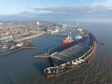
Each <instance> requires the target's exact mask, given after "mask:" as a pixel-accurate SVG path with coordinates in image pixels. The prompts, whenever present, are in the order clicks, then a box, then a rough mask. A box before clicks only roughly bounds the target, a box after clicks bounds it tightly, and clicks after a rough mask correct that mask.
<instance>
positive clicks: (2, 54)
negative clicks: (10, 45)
mask: <svg viewBox="0 0 112 84" xmlns="http://www.w3.org/2000/svg"><path fill="white" fill-rule="evenodd" d="M36 48H37V47H33V46H32V47H20V48H17V49H14V50H11V51H8V52H4V53H0V57H2V56H5V55H9V54H13V53H15V52H17V51H19V50H22V49H36Z"/></svg>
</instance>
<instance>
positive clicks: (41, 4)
mask: <svg viewBox="0 0 112 84" xmlns="http://www.w3.org/2000/svg"><path fill="white" fill-rule="evenodd" d="M104 2H110V0H0V15H10V14H18V13H20V12H24V11H27V10H29V9H30V8H48V7H82V6H92V5H93V4H95V3H104Z"/></svg>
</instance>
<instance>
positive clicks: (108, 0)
mask: <svg viewBox="0 0 112 84" xmlns="http://www.w3.org/2000/svg"><path fill="white" fill-rule="evenodd" d="M93 6H94V7H100V8H107V9H112V0H105V1H102V2H95V3H93Z"/></svg>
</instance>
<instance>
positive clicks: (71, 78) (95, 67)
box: [0, 22, 112, 84]
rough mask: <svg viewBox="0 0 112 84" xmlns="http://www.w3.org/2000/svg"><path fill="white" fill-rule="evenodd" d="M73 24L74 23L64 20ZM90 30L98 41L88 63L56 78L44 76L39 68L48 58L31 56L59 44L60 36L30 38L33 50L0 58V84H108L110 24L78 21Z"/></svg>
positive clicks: (111, 83)
mask: <svg viewBox="0 0 112 84" xmlns="http://www.w3.org/2000/svg"><path fill="white" fill-rule="evenodd" d="M67 23H68V24H73V23H74V22H72V23H71V22H67ZM80 25H81V26H82V27H84V28H86V29H87V30H89V31H91V32H92V33H93V34H94V35H95V37H96V39H97V40H98V42H99V43H102V44H104V45H101V44H98V47H97V51H96V54H95V55H94V56H93V57H92V59H91V60H90V63H89V64H87V65H86V66H83V67H81V68H80V69H77V70H75V71H72V72H70V73H68V74H66V75H65V76H62V77H59V78H51V79H48V78H45V77H44V76H43V74H42V73H41V70H42V69H43V68H45V66H49V62H48V60H44V59H43V60H42V59H35V58H33V55H36V54H40V53H43V52H47V51H48V49H50V48H52V47H56V46H59V44H60V43H61V39H62V38H63V37H57V36H56V37H52V36H44V37H43V38H38V39H39V40H38V39H35V40H33V45H35V46H37V47H38V49H37V50H31V49H26V50H21V51H18V52H16V53H14V54H11V55H8V56H4V57H1V58H0V84H112V37H111V36H112V28H111V27H112V24H110V23H80Z"/></svg>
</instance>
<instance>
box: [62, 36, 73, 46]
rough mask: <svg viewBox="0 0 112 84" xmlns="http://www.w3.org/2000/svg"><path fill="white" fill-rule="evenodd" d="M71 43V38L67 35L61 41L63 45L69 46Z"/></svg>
mask: <svg viewBox="0 0 112 84" xmlns="http://www.w3.org/2000/svg"><path fill="white" fill-rule="evenodd" d="M72 42H73V40H72V37H71V36H70V35H68V37H67V38H66V39H64V40H63V44H64V45H67V44H71V43H72Z"/></svg>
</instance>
